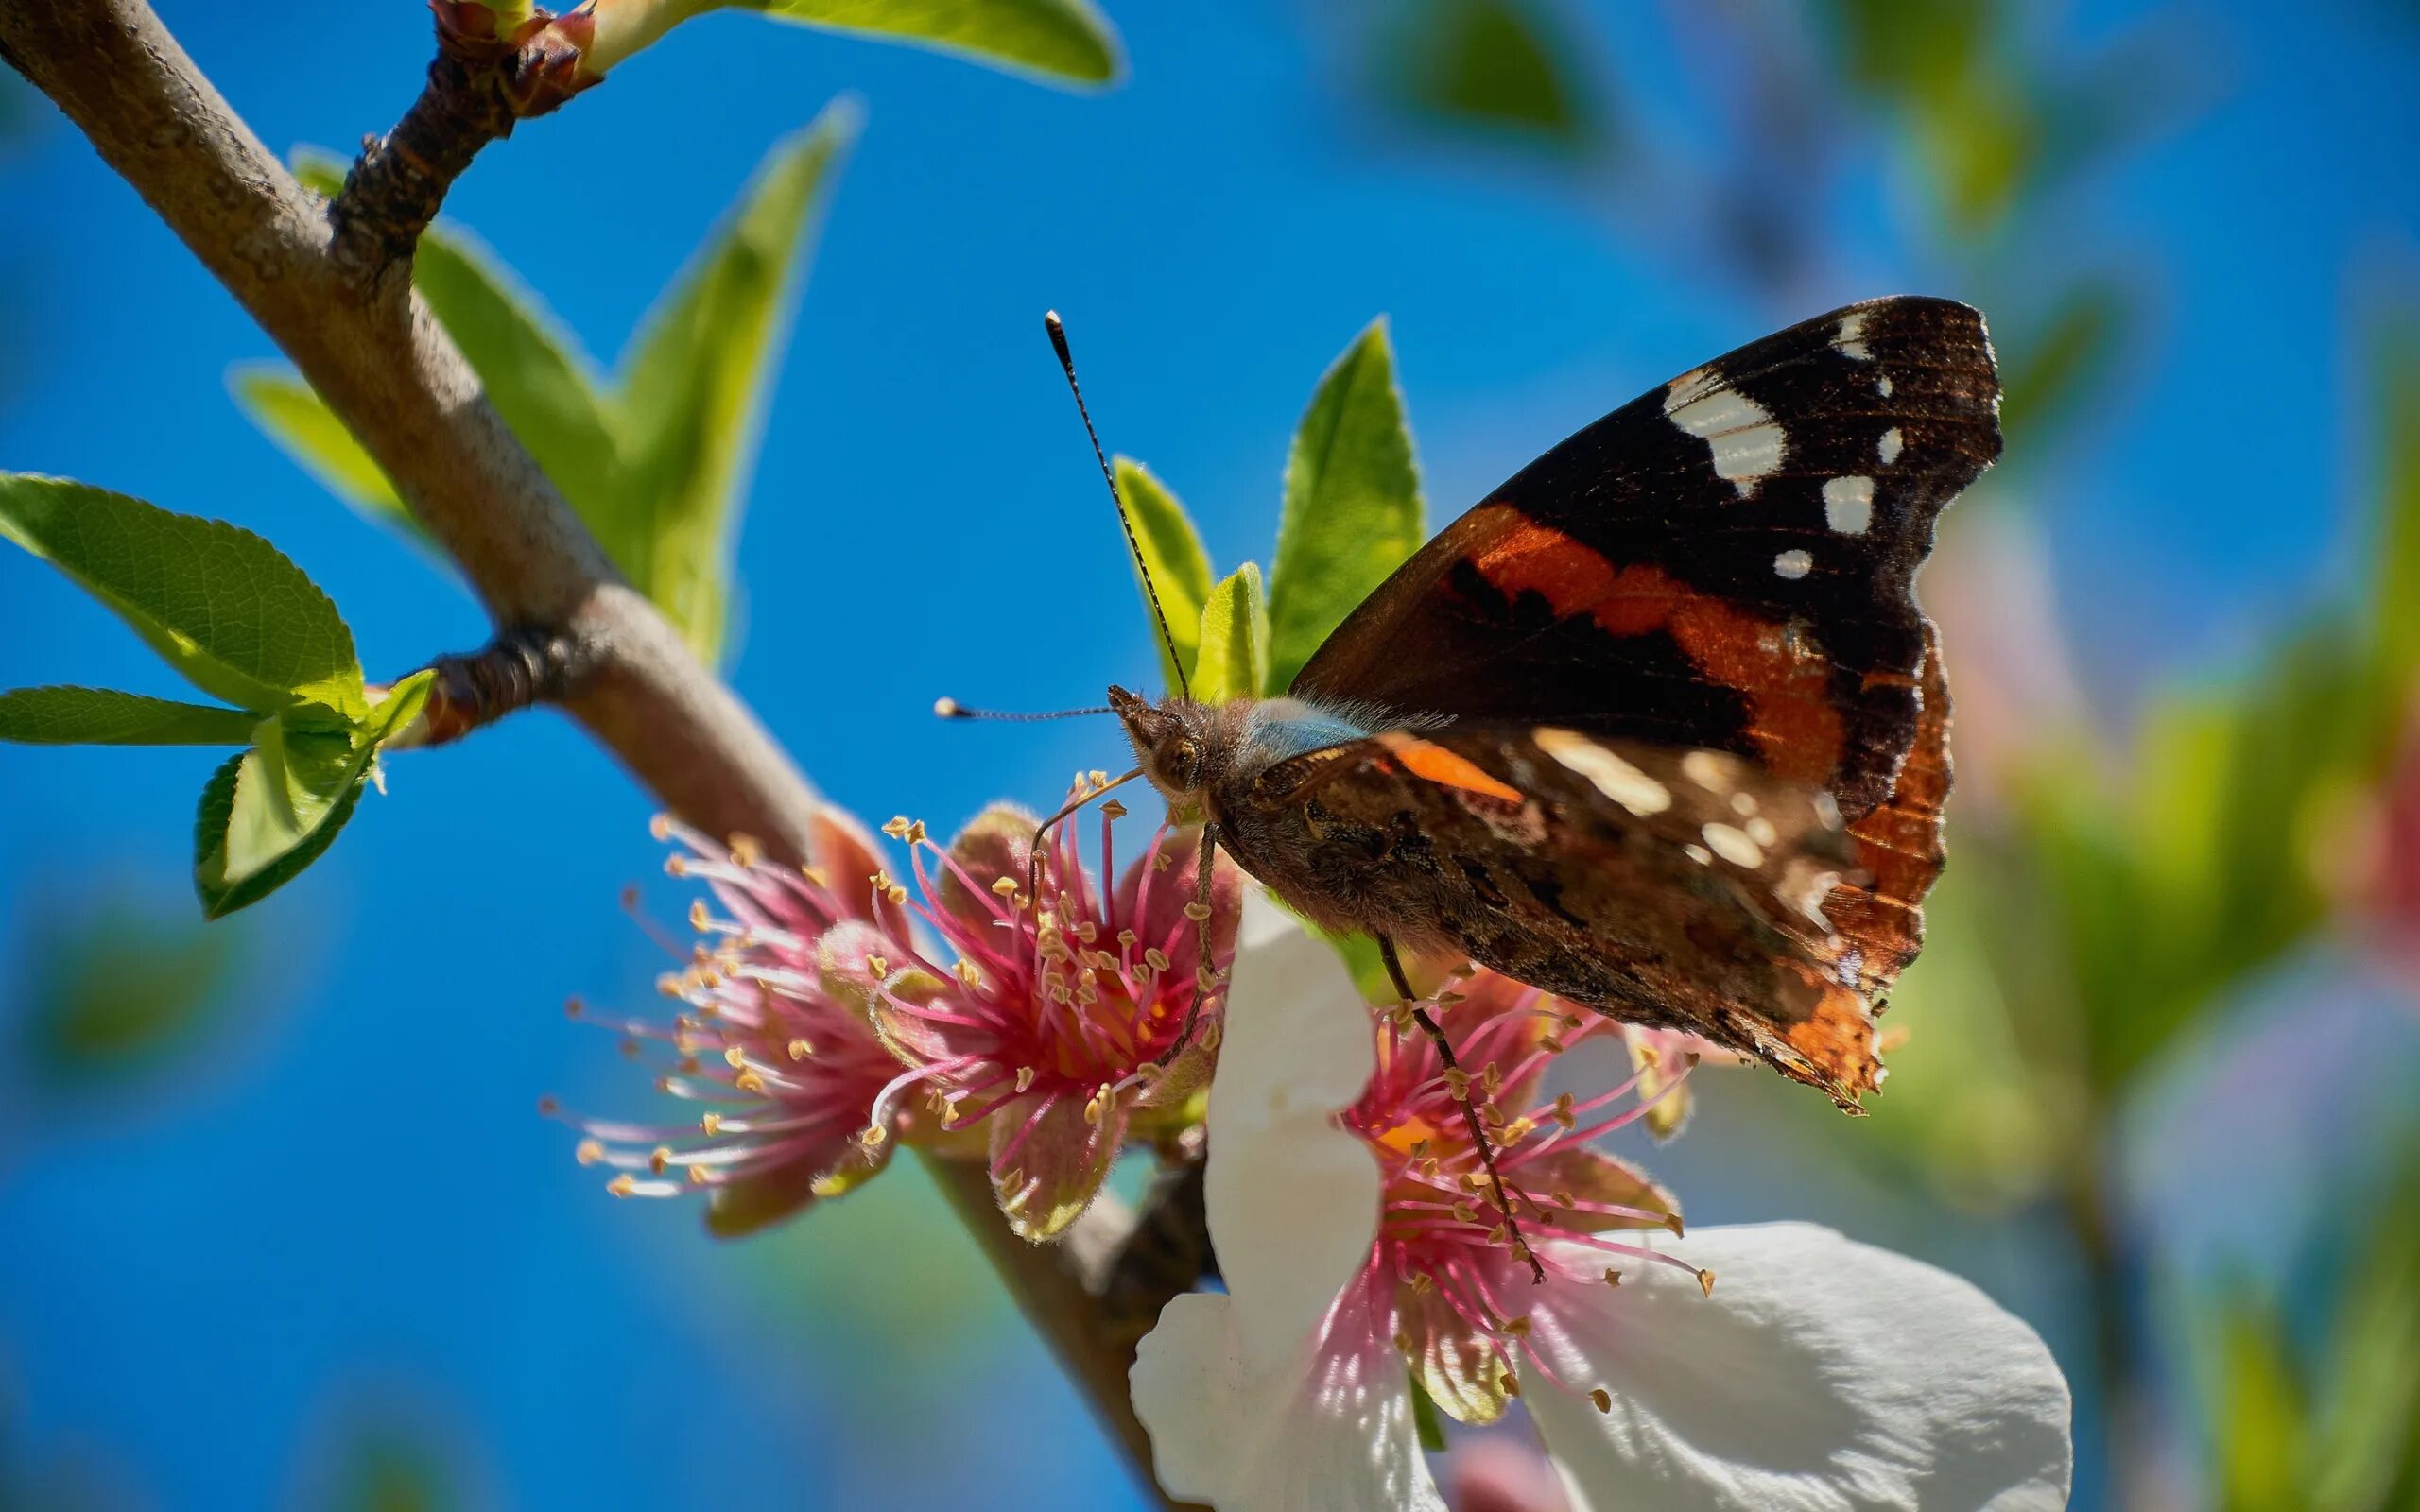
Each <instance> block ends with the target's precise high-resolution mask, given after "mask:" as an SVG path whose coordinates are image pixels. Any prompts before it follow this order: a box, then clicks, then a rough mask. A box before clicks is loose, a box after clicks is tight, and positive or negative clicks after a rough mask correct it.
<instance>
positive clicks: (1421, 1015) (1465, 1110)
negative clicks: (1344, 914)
mask: <svg viewBox="0 0 2420 1512" xmlns="http://www.w3.org/2000/svg"><path fill="white" fill-rule="evenodd" d="M1377 940H1378V955H1379V958H1380V959H1382V960H1384V961H1385V962H1386V963H1387V976H1388V977H1389V979H1390V980H1392V982H1393V983H1394V985H1395V992H1396V995H1397V996H1398V997H1400V998H1401V999H1402V1000H1403V1004H1404V1006H1405V1007H1407V1008H1409V1009H1410V1010H1411V1019H1412V1022H1414V1023H1417V1024H1419V1025H1420V1027H1421V1031H1422V1032H1423V1033H1425V1034H1426V1035H1427V1036H1428V1040H1429V1042H1430V1043H1431V1044H1433V1045H1435V1046H1436V1047H1437V1058H1438V1059H1439V1060H1441V1061H1443V1062H1444V1065H1445V1069H1446V1071H1448V1072H1459V1071H1460V1070H1461V1066H1460V1065H1458V1064H1457V1063H1456V1062H1455V1059H1454V1045H1453V1041H1452V1040H1447V1039H1446V1038H1445V1030H1444V1027H1443V1025H1441V1024H1440V1023H1438V1022H1437V1021H1436V1019H1435V1018H1433V1017H1432V1016H1430V1014H1429V1012H1428V1010H1427V1009H1426V1008H1424V1007H1421V1006H1420V1005H1419V1004H1420V995H1419V994H1418V993H1416V992H1414V991H1412V989H1411V979H1410V978H1409V977H1408V976H1406V975H1405V974H1404V970H1403V957H1401V956H1400V955H1397V954H1395V942H1394V941H1393V940H1392V939H1391V938H1389V937H1388V936H1384V935H1380V936H1377ZM1446 1085H1447V1087H1448V1088H1449V1089H1450V1090H1451V1091H1453V1093H1454V1101H1455V1103H1456V1104H1457V1105H1459V1106H1460V1107H1461V1110H1462V1122H1463V1123H1464V1124H1466V1125H1469V1127H1470V1133H1471V1142H1472V1143H1474V1144H1476V1145H1477V1146H1478V1160H1479V1164H1480V1165H1482V1166H1485V1167H1486V1168H1487V1180H1488V1185H1489V1186H1490V1187H1491V1188H1492V1189H1493V1190H1494V1192H1495V1207H1496V1211H1499V1212H1501V1213H1503V1214H1504V1234H1505V1238H1506V1239H1507V1240H1509V1241H1510V1242H1511V1244H1512V1246H1513V1254H1514V1255H1515V1256H1516V1257H1518V1258H1520V1259H1522V1260H1526V1261H1528V1262H1529V1263H1530V1280H1531V1281H1532V1282H1539V1281H1544V1280H1546V1279H1547V1272H1546V1267H1545V1266H1544V1265H1541V1264H1540V1263H1538V1257H1537V1256H1535V1255H1533V1254H1531V1253H1530V1246H1527V1245H1525V1244H1523V1243H1522V1242H1521V1220H1520V1219H1518V1218H1516V1217H1514V1216H1513V1199H1512V1197H1511V1196H1510V1195H1509V1194H1507V1193H1506V1192H1505V1190H1504V1174H1503V1173H1502V1172H1500V1171H1498V1170H1497V1169H1496V1168H1495V1141H1494V1140H1491V1139H1489V1138H1488V1137H1487V1129H1486V1128H1485V1126H1483V1125H1481V1124H1480V1123H1479V1121H1478V1108H1475V1107H1473V1106H1472V1105H1471V1091H1470V1088H1471V1084H1470V1079H1469V1078H1468V1077H1463V1076H1449V1077H1448V1078H1447V1082H1446Z"/></svg>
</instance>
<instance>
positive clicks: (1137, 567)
mask: <svg viewBox="0 0 2420 1512" xmlns="http://www.w3.org/2000/svg"><path fill="white" fill-rule="evenodd" d="M1042 324H1043V328H1044V329H1045V330H1046V331H1048V332H1049V333H1050V350H1051V351H1053V352H1057V353H1059V366H1060V368H1061V369H1063V370H1064V371H1065V373H1066V374H1067V392H1069V393H1071V394H1073V395H1075V396H1076V413H1077V414H1078V415H1080V416H1081V417H1083V421H1084V435H1085V436H1086V437H1087V438H1090V439H1091V441H1092V443H1093V460H1094V461H1096V462H1098V463H1099V464H1100V479H1101V481H1102V482H1103V483H1106V484H1108V485H1109V502H1110V503H1112V504H1114V505H1115V506H1116V507H1117V525H1118V528H1119V529H1121V530H1123V531H1125V532H1126V549H1127V550H1129V551H1131V552H1132V553H1133V554H1134V571H1135V573H1136V575H1137V576H1140V577H1141V578H1142V579H1143V596H1145V597H1146V598H1149V599H1150V601H1151V618H1152V619H1154V620H1156V621H1158V622H1159V627H1160V644H1162V645H1164V646H1166V647H1167V653H1168V665H1169V666H1171V667H1173V668H1175V670H1176V691H1177V696H1179V697H1181V698H1191V697H1192V696H1193V689H1192V687H1191V685H1190V684H1189V683H1188V682H1187V680H1186V679H1185V676H1184V658H1182V657H1180V656H1178V655H1177V650H1176V637H1175V635H1173V634H1171V633H1170V632H1169V630H1168V611H1167V610H1166V609H1164V608H1162V607H1161V605H1160V591H1159V589H1158V588H1157V587H1156V586H1154V585H1153V583H1152V582H1151V570H1150V567H1149V566H1147V565H1146V564H1145V563H1144V560H1143V542H1142V541H1141V539H1140V538H1139V537H1137V536H1136V535H1135V533H1134V517H1133V516H1132V515H1131V514H1129V513H1128V512H1127V510H1126V496H1125V495H1124V494H1122V493H1119V492H1118V491H1117V473H1116V472H1115V470H1114V469H1112V468H1111V467H1110V465H1109V456H1108V454H1106V453H1104V452H1103V451H1102V450H1101V449H1100V432H1098V431H1097V430H1095V429H1093V415H1092V411H1091V410H1089V409H1087V408H1085V407H1084V389H1083V386H1082V385H1081V384H1079V383H1078V382H1076V358H1075V354H1074V353H1072V352H1069V351H1068V350H1067V328H1066V327H1065V326H1063V325H1062V324H1060V323H1059V312H1058V311H1056V310H1049V311H1046V312H1044V314H1043V317H1042Z"/></svg>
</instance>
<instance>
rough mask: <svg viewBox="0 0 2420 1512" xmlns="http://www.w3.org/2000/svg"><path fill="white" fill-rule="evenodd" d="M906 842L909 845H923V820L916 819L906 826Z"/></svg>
mask: <svg viewBox="0 0 2420 1512" xmlns="http://www.w3.org/2000/svg"><path fill="white" fill-rule="evenodd" d="M924 843H925V821H924V820H922V819H918V820H916V821H915V822H914V823H912V824H910V825H908V844H909V845H923V844H924Z"/></svg>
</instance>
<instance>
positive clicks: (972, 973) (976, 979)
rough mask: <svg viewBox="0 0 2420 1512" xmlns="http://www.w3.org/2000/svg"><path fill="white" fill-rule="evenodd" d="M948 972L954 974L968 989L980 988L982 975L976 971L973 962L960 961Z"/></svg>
mask: <svg viewBox="0 0 2420 1512" xmlns="http://www.w3.org/2000/svg"><path fill="white" fill-rule="evenodd" d="M950 970H951V971H954V972H956V973H957V975H958V979H959V981H961V982H963V983H965V984H966V985H967V986H968V987H981V986H982V985H983V973H982V972H981V971H977V969H976V966H975V963H974V962H973V961H960V962H959V963H958V964H957V965H956V966H954V967H951V968H950Z"/></svg>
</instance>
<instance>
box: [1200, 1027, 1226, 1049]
mask: <svg viewBox="0 0 2420 1512" xmlns="http://www.w3.org/2000/svg"><path fill="white" fill-rule="evenodd" d="M1226 1027H1227V1026H1226V1025H1225V1024H1223V1023H1214V1024H1212V1025H1211V1026H1210V1027H1209V1028H1207V1029H1204V1030H1202V1031H1201V1048H1202V1049H1204V1050H1216V1049H1218V1048H1219V1040H1222V1039H1224V1038H1226Z"/></svg>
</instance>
